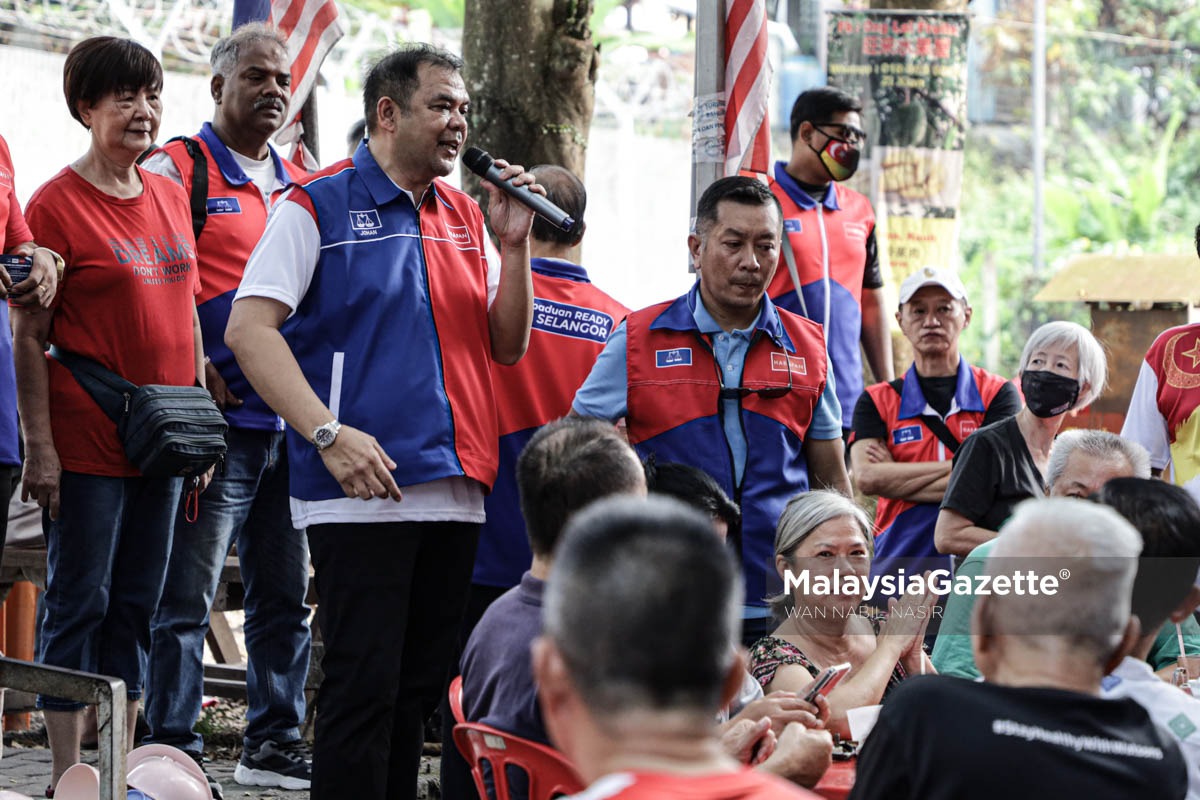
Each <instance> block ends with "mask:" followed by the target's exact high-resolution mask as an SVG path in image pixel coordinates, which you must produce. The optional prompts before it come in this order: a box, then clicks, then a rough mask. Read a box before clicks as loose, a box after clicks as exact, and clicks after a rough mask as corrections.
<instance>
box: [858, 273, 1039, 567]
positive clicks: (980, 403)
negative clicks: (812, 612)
mask: <svg viewBox="0 0 1200 800" xmlns="http://www.w3.org/2000/svg"><path fill="white" fill-rule="evenodd" d="M896 321H897V322H898V323H900V330H901V331H902V332H903V333H904V336H905V338H906V339H908V341H909V342H911V343H912V347H913V364H912V366H911V367H909V369H908V372H907V373H905V375H904V377H902V378H900V379H898V380H894V381H890V382H884V383H877V384H875V385H874V386H868V387H867V390H866V391H865V392H863V394H862V396H861V397H859V398H858V404H857V405H856V406H855V408H854V433H853V436H852V437H851V439H850V442H851V444H850V463H851V465H852V466H853V468H854V469H853V471H854V481H855V483H856V484H857V486H858V489H859V491H861V492H863V493H864V494H874V495H879V504H878V505H877V506H876V508H875V531H876V539H875V561H874V564H873V567H872V572H874V573H876V574H890V573H896V572H898V570H899V568H900V567H905V568H906V569H907V572H909V573H913V572H914V571H916V572H919V571H920V570H922V569H927V568H936V567H939V566H940V567H946V568H949V557H947V556H940V555H939V553H938V552H937V548H935V547H934V545H933V528H934V525H935V524H936V523H937V517H938V505H939V504H940V503H941V501H942V495H944V494H945V493H946V485H947V484H948V483H949V481H950V467H951V464H952V463H953V462H952V460H951V459H952V458H953V457H954V451H955V450H957V449H958V445H959V444H960V443H961V442H962V441H963V440H964V439H966V438H967V436H969V435H970V434H971V433H972V432H974V431H976V430H978V429H979V428H982V427H983V426H984V425H990V424H991V423H993V422H999V421H1000V420H1002V419H1005V418H1007V417H1011V416H1012V415H1013V414H1015V413H1017V412H1018V411H1020V410H1021V399H1020V397H1018V395H1017V389H1016V387H1015V386H1013V385H1012V384H1011V383H1009V382H1007V381H1005V380H1004V379H1003V378H1001V377H1000V376H998V375H993V374H992V373H990V372H987V371H986V370H984V369H982V368H980V367H975V366H972V365H971V364H969V363H967V360H966V359H964V358H963V357H962V356H961V355H959V352H958V338H959V335H960V334H961V333H962V332H963V330H964V329H965V328H966V327H967V325H969V324H970V323H971V306H970V305H969V304H968V303H967V291H966V289H964V288H963V285H962V282H961V281H960V280H959V279H958V276H957V275H955V274H953V273H951V272H947V271H945V270H941V269H936V268H933V267H925V268H924V269H920V270H917V271H916V272H914V273H913V274H912V275H909V276H908V277H907V278H906V279H905V280H904V282H903V283H902V284H901V285H900V308H899V310H897V311H896ZM907 559H915V560H922V559H938V561H940V562H943V563H938V564H932V563H928V562H926V561H922V562H921V563H917V561H906V560H907Z"/></svg>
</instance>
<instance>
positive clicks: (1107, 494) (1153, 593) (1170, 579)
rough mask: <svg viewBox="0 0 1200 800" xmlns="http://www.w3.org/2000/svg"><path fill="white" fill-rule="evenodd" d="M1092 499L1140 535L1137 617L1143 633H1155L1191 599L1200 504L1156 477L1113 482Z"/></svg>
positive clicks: (1199, 558) (1199, 552)
mask: <svg viewBox="0 0 1200 800" xmlns="http://www.w3.org/2000/svg"><path fill="white" fill-rule="evenodd" d="M1094 499H1095V500H1097V501H1099V502H1101V503H1103V504H1105V505H1107V506H1111V507H1112V508H1113V509H1114V510H1115V511H1116V512H1117V513H1118V514H1120V515H1121V516H1123V517H1124V518H1125V519H1127V520H1129V523H1130V524H1131V525H1133V527H1135V528H1137V530H1138V532H1139V533H1141V534H1142V555H1141V558H1140V559H1138V571H1137V577H1136V578H1135V579H1134V582H1133V613H1134V614H1137V616H1138V620H1139V621H1140V622H1141V623H1142V635H1143V636H1148V635H1150V634H1151V633H1153V632H1155V631H1157V630H1158V629H1159V628H1161V627H1162V626H1163V624H1164V623H1165V622H1166V621H1167V617H1168V616H1169V615H1170V614H1171V612H1172V611H1173V610H1175V608H1176V606H1178V605H1179V604H1180V603H1181V602H1182V601H1183V599H1184V597H1186V596H1187V593H1188V592H1189V591H1190V590H1191V587H1192V585H1193V584H1194V583H1195V581H1196V573H1197V571H1198V570H1200V536H1198V534H1200V506H1197V505H1196V501H1195V500H1194V499H1193V498H1192V496H1191V495H1190V494H1189V493H1188V491H1187V490H1186V489H1184V488H1182V487H1180V486H1175V485H1174V484H1171V483H1167V482H1166V481H1161V480H1155V479H1153V478H1113V479H1112V480H1110V481H1109V482H1108V483H1106V484H1104V486H1102V487H1101V488H1100V491H1099V492H1097V493H1096V494H1095V496H1094Z"/></svg>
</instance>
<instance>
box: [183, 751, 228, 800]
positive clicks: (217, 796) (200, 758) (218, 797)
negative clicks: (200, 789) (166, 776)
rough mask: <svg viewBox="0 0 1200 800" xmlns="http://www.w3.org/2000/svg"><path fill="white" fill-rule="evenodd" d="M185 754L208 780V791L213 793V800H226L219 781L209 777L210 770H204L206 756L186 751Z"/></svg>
mask: <svg viewBox="0 0 1200 800" xmlns="http://www.w3.org/2000/svg"><path fill="white" fill-rule="evenodd" d="M183 752H184V753H186V754H187V756H188V758H190V759H192V761H195V762H196V766H198V767H199V768H200V771H201V772H203V773H204V777H205V778H206V779H207V780H208V790H209V791H210V792H212V796H213V800H225V795H224V794H222V793H221V784H219V783H217V779H216V778H214V777H213V776H212V775H209V774H208V770H206V769H205V768H204V762H205V761H206V759H205V758H204V754H203V753H194V752H192V751H191V750H184V751H183Z"/></svg>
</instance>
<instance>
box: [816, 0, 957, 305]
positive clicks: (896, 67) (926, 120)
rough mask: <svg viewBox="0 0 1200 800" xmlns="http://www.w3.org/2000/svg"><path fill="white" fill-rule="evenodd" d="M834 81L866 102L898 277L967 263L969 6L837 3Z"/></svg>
mask: <svg viewBox="0 0 1200 800" xmlns="http://www.w3.org/2000/svg"><path fill="white" fill-rule="evenodd" d="M828 13H829V16H830V20H829V27H828V30H829V49H828V54H829V55H828V64H829V67H828V72H829V83H830V85H832V86H837V87H838V88H840V89H844V90H845V91H848V92H850V93H851V94H853V95H855V96H857V97H858V98H859V99H860V100H862V104H863V114H862V116H863V123H864V127H865V128H866V129H867V131H868V133H869V141H868V145H867V150H866V152H864V154H863V156H864V163H865V164H866V165H867V166H868V170H867V174H868V176H869V179H870V187H869V191H868V196H869V197H870V198H871V202H872V204H874V206H875V215H876V218H877V221H876V228H877V231H878V237H879V242H880V259H881V261H882V263H883V266H884V269H889V268H890V271H891V276H892V281H893V285H898V284H899V283H900V281H902V280H904V278H905V277H907V276H908V275H909V274H911V273H912V272H913V271H914V270H917V269H920V268H921V267H924V266H937V267H942V268H945V269H949V270H957V268H958V219H957V218H958V206H959V202H960V199H961V196H962V170H963V142H964V140H965V139H966V124H967V38H968V19H967V16H966V15H965V14H943V13H937V12H920V11H902V12H897V11H865V10H864V11H831V12H828Z"/></svg>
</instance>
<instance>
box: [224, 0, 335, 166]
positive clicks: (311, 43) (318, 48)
mask: <svg viewBox="0 0 1200 800" xmlns="http://www.w3.org/2000/svg"><path fill="white" fill-rule="evenodd" d="M247 22H269V23H270V24H271V25H272V26H274V27H275V28H276V29H278V30H279V32H280V33H282V34H283V35H284V36H285V37H286V38H287V43H288V58H289V59H290V60H291V62H292V104H291V106H290V107H289V109H288V113H289V114H290V118H289V121H288V123H287V124H286V125H284V126H283V129H282V130H280V131H279V133H277V134H275V141H276V143H278V144H280V145H289V144H290V145H292V152H291V159H292V161H294V162H296V163H297V164H300V165H301V166H303V167H304V168H305V169H307V170H309V171H312V170H315V169H317V167H318V164H317V160H316V158H314V157H313V154H312V153H310V152H309V150H308V148H307V147H305V146H304V142H302V141H301V140H300V136H301V135H302V134H303V133H304V123H303V122H301V120H300V111H301V110H302V109H303V108H304V102H305V101H306V100H307V99H308V96H309V94H310V93H311V92H312V90H313V87H314V86H316V84H317V73H318V72H320V70H321V63H322V62H323V61H324V60H325V56H326V55H327V54H328V53H329V51H330V50H331V49H332V48H333V46H334V44H336V43H337V40H338V39H340V38H342V34H343V31H342V26H341V23H340V21H339V20H338V8H337V4H336V3H335V2H333V0H234V3H233V27H234V28H237V27H238V26H239V25H244V24H246V23H247Z"/></svg>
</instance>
